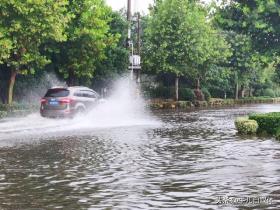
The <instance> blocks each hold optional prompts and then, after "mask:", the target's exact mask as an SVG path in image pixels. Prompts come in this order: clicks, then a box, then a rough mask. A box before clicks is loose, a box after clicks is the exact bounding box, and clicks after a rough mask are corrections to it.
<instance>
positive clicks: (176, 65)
mask: <svg viewBox="0 0 280 210" xmlns="http://www.w3.org/2000/svg"><path fill="white" fill-rule="evenodd" d="M206 15H207V13H206V11H205V10H204V9H203V8H202V7H201V6H200V5H199V4H197V3H195V1H188V0H163V1H157V5H156V6H155V7H154V8H153V9H152V11H151V16H150V18H149V20H148V25H147V29H146V31H145V38H146V41H145V43H144V48H145V58H144V64H145V68H146V69H149V70H151V71H153V72H156V73H159V72H164V73H171V74H173V75H174V76H175V78H176V79H175V90H176V91H175V95H176V100H178V98H179V96H178V83H179V77H180V76H192V77H196V78H197V80H198V81H199V79H200V78H201V77H202V76H203V74H205V71H207V69H208V66H209V65H210V63H212V62H213V61H217V60H219V59H220V58H222V57H224V56H225V55H227V53H222V51H221V48H223V49H224V52H225V51H226V52H227V48H228V47H227V44H226V43H225V42H224V40H223V38H220V37H219V36H218V35H217V33H218V32H217V31H215V29H214V28H213V27H212V24H211V22H210V20H208V19H207V18H206ZM197 87H198V88H199V84H197Z"/></svg>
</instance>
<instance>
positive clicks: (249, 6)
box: [215, 0, 280, 99]
mask: <svg viewBox="0 0 280 210" xmlns="http://www.w3.org/2000/svg"><path fill="white" fill-rule="evenodd" d="M275 9H277V4H276V1H274V0H271V1H260V0H252V1H239V0H236V1H232V3H231V4H225V5H223V6H222V7H220V8H219V9H218V10H217V13H216V14H215V16H216V17H215V20H216V23H217V25H218V26H219V27H220V28H221V29H222V30H224V31H225V34H226V36H227V40H228V42H229V43H230V44H231V48H232V50H233V55H232V57H231V59H230V64H229V67H231V68H232V70H233V71H234V74H233V75H234V77H235V86H236V87H235V98H236V99H238V97H239V95H241V97H243V95H244V94H243V93H244V88H245V87H247V88H249V89H251V86H252V85H254V84H255V83H256V81H257V80H258V81H261V80H262V79H261V78H260V77H263V76H264V75H263V74H262V72H263V71H262V69H264V68H266V67H267V66H269V65H270V64H271V63H274V61H275V60H277V59H276V56H277V54H278V53H279V52H280V51H279V48H278V47H277V45H279V43H276V37H275V36H276V35H280V30H279V27H278V24H277V25H276V22H275V21H276V20H278V19H279V20H280V18H279V15H278V13H277V12H276V10H275ZM278 33H279V34H278ZM278 51H279V52H278ZM239 89H241V90H239ZM250 92H251V91H250ZM240 93H241V94H240Z"/></svg>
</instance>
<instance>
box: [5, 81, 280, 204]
mask: <svg viewBox="0 0 280 210" xmlns="http://www.w3.org/2000/svg"><path fill="white" fill-rule="evenodd" d="M121 89H122V90H123V89H124V88H123V86H122V88H121ZM124 95H125V94H124ZM125 97H126V96H121V95H120V94H117V95H116V97H115V98H114V97H113V96H112V97H111V98H110V100H109V101H108V104H107V105H106V104H105V105H103V106H100V107H99V108H98V109H96V110H95V111H93V112H92V113H90V114H89V115H87V116H86V117H84V118H83V117H81V118H77V119H75V120H70V121H67V120H59V121H53V120H46V119H42V118H40V117H38V116H37V115H31V116H29V117H27V118H24V119H21V120H13V119H11V120H8V121H7V122H3V123H1V124H0V129H1V131H0V138H1V140H0V144H1V147H0V154H1V156H0V163H1V164H0V200H1V201H2V202H1V204H0V208H4V209H7V208H8V209H30V208H47V209H54V208H64V209H85V208H87V209H106V208H107V209H160V208H167V209H174V208H178V209H221V208H224V207H225V206H219V205H217V204H216V202H217V198H218V197H219V196H233V197H235V198H245V197H248V196H250V197H257V196H269V197H271V198H272V199H273V203H272V204H270V203H260V204H259V203H255V204H253V205H248V206H245V207H244V205H243V206H241V205H236V206H227V207H228V208H229V209H279V208H280V203H279V195H278V192H279V181H280V176H279V171H280V161H279V159H280V144H279V142H278V141H276V140H274V139H270V138H258V137H240V136H238V135H237V134H236V131H235V129H234V123H233V121H234V118H235V117H237V116H240V115H244V114H247V113H251V112H266V111H278V110H279V109H280V106H279V105H253V106H243V107H239V108H229V109H216V110H199V111H194V112H182V111H156V112H154V113H153V115H154V116H155V117H151V114H149V113H147V111H146V110H143V109H142V107H143V104H141V103H142V102H139V101H137V100H138V99H137V100H132V99H131V100H128V101H125V102H123V101H122V100H123V99H124V98H125ZM121 98H122V100H119V99H121ZM140 100H141V99H140ZM117 102H118V103H117ZM133 103H136V104H134V106H131V105H132V104H133ZM109 104H110V105H109ZM139 104H140V106H139V107H138V108H139V109H138V108H137V106H138V105H139ZM112 106H113V107H112ZM109 107H110V109H109ZM123 107H125V109H123ZM132 107H134V108H135V107H136V109H134V108H132ZM137 109H138V110H137ZM122 110H124V111H122ZM124 113H128V114H127V115H124ZM103 116H104V117H103ZM26 119H28V122H26V121H25V122H24V120H26ZM35 119H37V120H35ZM155 119H157V120H155ZM38 120H39V121H38Z"/></svg>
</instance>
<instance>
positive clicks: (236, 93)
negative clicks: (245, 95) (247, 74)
mask: <svg viewBox="0 0 280 210" xmlns="http://www.w3.org/2000/svg"><path fill="white" fill-rule="evenodd" d="M238 92H239V88H238V80H236V87H235V99H236V100H237V99H238Z"/></svg>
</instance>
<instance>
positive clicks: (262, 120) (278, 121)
mask: <svg viewBox="0 0 280 210" xmlns="http://www.w3.org/2000/svg"><path fill="white" fill-rule="evenodd" d="M249 119H250V120H255V121H257V123H258V125H259V129H258V132H260V133H262V132H266V133H267V134H271V135H276V132H277V129H278V128H279V127H280V112H271V113H266V114H252V115H250V116H249Z"/></svg>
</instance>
